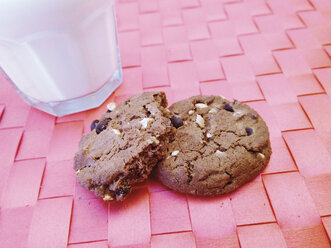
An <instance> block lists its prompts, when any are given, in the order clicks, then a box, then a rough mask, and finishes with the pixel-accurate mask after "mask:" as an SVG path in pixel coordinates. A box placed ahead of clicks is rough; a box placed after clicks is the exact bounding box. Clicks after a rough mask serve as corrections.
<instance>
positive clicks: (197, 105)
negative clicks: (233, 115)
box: [195, 103, 208, 109]
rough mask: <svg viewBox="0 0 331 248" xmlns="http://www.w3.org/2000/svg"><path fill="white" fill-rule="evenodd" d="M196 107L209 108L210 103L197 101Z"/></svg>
mask: <svg viewBox="0 0 331 248" xmlns="http://www.w3.org/2000/svg"><path fill="white" fill-rule="evenodd" d="M195 107H196V108H199V109H202V108H208V105H207V104H204V103H197V104H195Z"/></svg>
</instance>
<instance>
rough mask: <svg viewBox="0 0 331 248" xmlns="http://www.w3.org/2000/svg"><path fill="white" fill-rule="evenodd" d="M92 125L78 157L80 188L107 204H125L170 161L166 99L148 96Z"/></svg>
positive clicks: (129, 102) (132, 100) (130, 101)
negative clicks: (158, 166)
mask: <svg viewBox="0 0 331 248" xmlns="http://www.w3.org/2000/svg"><path fill="white" fill-rule="evenodd" d="M108 106H109V107H108V108H109V110H108V112H107V113H106V114H104V115H103V117H102V118H101V119H100V120H96V121H94V122H93V123H92V125H91V129H93V130H92V131H91V132H90V133H88V134H85V135H84V136H83V137H82V139H81V141H80V144H79V151H78V152H77V153H76V155H75V164H74V169H75V171H76V174H77V180H78V183H79V184H81V185H82V186H83V187H85V188H86V189H88V190H90V191H93V192H94V193H95V194H96V195H97V196H100V197H102V198H103V199H104V200H123V199H124V198H125V197H126V196H127V194H128V193H129V192H130V191H131V187H132V185H134V184H136V183H139V182H142V181H144V180H145V179H146V178H147V176H148V175H149V174H150V172H151V170H152V168H153V167H154V166H155V165H156V164H157V163H158V162H160V161H161V160H163V159H164V158H165V155H166V144H167V143H168V140H169V137H170V135H171V133H172V129H173V128H172V127H170V120H169V110H167V109H166V107H167V100H166V96H165V94H164V93H163V92H145V93H143V94H140V95H137V96H134V97H131V98H129V99H128V100H126V101H125V102H123V103H121V104H120V105H119V106H118V107H116V105H115V104H114V103H111V104H109V105H108Z"/></svg>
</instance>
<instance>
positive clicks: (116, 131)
mask: <svg viewBox="0 0 331 248" xmlns="http://www.w3.org/2000/svg"><path fill="white" fill-rule="evenodd" d="M112 131H113V132H114V133H115V134H117V135H121V132H120V130H118V129H112Z"/></svg>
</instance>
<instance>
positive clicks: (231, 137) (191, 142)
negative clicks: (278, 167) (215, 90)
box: [156, 96, 271, 196]
mask: <svg viewBox="0 0 331 248" xmlns="http://www.w3.org/2000/svg"><path fill="white" fill-rule="evenodd" d="M169 109H170V111H171V112H172V113H173V116H172V117H171V121H172V125H173V126H174V127H176V128H177V131H176V134H175V136H174V138H172V139H171V140H170V141H169V142H170V143H169V145H168V148H167V158H166V160H164V161H161V162H160V163H159V165H158V167H157V168H156V175H157V177H158V178H159V179H160V180H161V181H162V182H163V184H165V185H166V186H168V187H169V188H171V189H173V190H176V191H179V192H182V193H188V194H192V195H198V196H216V195H222V194H226V193H229V192H231V191H234V190H235V189H237V188H238V187H240V186H241V185H243V184H244V183H246V182H248V181H250V180H252V179H253V178H255V177H256V176H257V175H258V174H259V173H260V172H261V171H262V170H263V169H264V168H265V167H266V165H267V164H268V162H269V159H270V155H271V147H270V141H269V132H268V128H267V126H266V124H265V122H264V121H263V120H262V118H261V117H260V116H259V115H258V114H257V112H256V111H254V110H253V109H252V108H250V107H249V106H247V105H246V104H243V103H240V102H239V101H234V102H229V101H228V100H226V99H224V98H223V97H220V96H195V97H191V98H189V99H187V100H183V101H180V102H177V103H175V104H173V105H172V106H171V107H170V108H169Z"/></svg>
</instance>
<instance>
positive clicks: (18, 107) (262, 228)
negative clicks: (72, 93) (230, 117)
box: [0, 0, 331, 248]
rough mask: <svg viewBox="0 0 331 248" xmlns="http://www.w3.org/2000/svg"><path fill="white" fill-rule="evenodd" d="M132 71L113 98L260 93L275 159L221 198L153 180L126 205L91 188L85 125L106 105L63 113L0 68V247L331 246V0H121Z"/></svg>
mask: <svg viewBox="0 0 331 248" xmlns="http://www.w3.org/2000/svg"><path fill="white" fill-rule="evenodd" d="M116 8H117V15H118V31H119V43H120V51H121V58H122V65H123V74H124V80H123V83H122V85H121V86H120V88H119V89H118V90H117V91H116V92H115V93H114V94H113V95H112V96H111V97H110V98H109V99H108V101H107V102H109V101H115V102H120V101H122V100H123V99H125V98H126V97H128V96H131V95H133V94H137V93H140V92H142V91H150V90H163V91H165V92H166V93H167V96H168V99H169V102H170V103H173V102H174V101H177V100H180V99H184V98H186V97H188V96H192V95H196V94H200V93H201V94H214V95H223V96H225V97H227V98H229V99H238V100H240V101H243V102H246V103H248V104H249V105H250V106H252V107H253V108H255V109H256V110H257V111H258V112H259V113H260V114H261V116H262V117H263V118H265V120H266V122H267V124H268V126H269V128H270V133H271V142H272V149H273V155H272V158H271V161H270V163H269V165H268V167H267V168H266V170H265V171H264V172H263V173H262V175H261V176H259V177H258V178H256V179H255V180H254V181H253V182H251V183H249V184H247V185H245V186H244V187H242V188H240V189H239V190H237V191H236V192H234V193H232V194H229V195H226V196H222V197H216V198H208V199H203V198H195V197H190V196H186V195H180V194H176V193H174V192H172V191H169V190H167V189H166V188H164V187H163V186H162V185H160V184H159V183H158V182H157V181H156V180H155V179H153V178H150V179H149V180H148V181H147V182H145V183H143V184H141V185H139V186H138V187H137V188H136V190H135V191H134V193H133V194H132V196H131V197H130V198H129V199H128V200H127V201H125V202H123V203H110V204H107V203H104V202H103V201H102V200H100V199H96V198H95V197H94V196H93V195H92V194H91V193H89V192H87V191H85V190H84V189H82V188H81V187H80V186H79V185H78V184H77V183H76V179H75V173H74V171H73V169H72V163H73V161H72V159H73V155H74V153H75V152H76V150H77V144H78V142H79V140H80V138H81V135H82V133H83V132H88V131H89V125H90V123H91V121H92V120H94V119H96V118H97V117H99V116H100V115H101V113H103V112H104V111H105V110H106V103H105V104H103V105H102V106H101V107H100V108H98V109H95V110H90V111H86V112H82V113H78V114H74V115H70V116H66V117H61V118H54V117H52V116H50V115H47V114H44V113H42V112H40V111H38V110H36V109H34V108H32V107H29V106H28V105H26V104H25V103H24V102H23V101H22V100H21V99H20V98H19V97H18V95H17V94H16V93H15V91H14V90H13V88H12V87H11V85H10V84H9V83H8V82H7V81H6V79H5V78H4V77H3V76H1V78H0V118H1V119H0V154H1V156H0V175H1V180H0V193H1V198H0V199H1V201H0V204H1V214H0V247H6V248H8V247H15V248H19V247H31V248H39V247H40V248H44V247H48V248H49V247H55V248H57V247H67V246H68V247H71V248H83V247H84V248H86V247H91V248H92V247H93V248H101V247H108V246H109V247H149V246H151V247H153V248H156V247H179V248H183V247H242V248H250V247H252V248H257V247H262V248H265V247H277V248H278V247H298V248H299V247H300V248H301V247H309V248H312V247H318V248H321V247H330V239H331V98H330V94H331V60H330V56H331V1H330V0H288V1H285V0H283V1H280V0H242V1H238V0H119V1H117V5H116Z"/></svg>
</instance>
